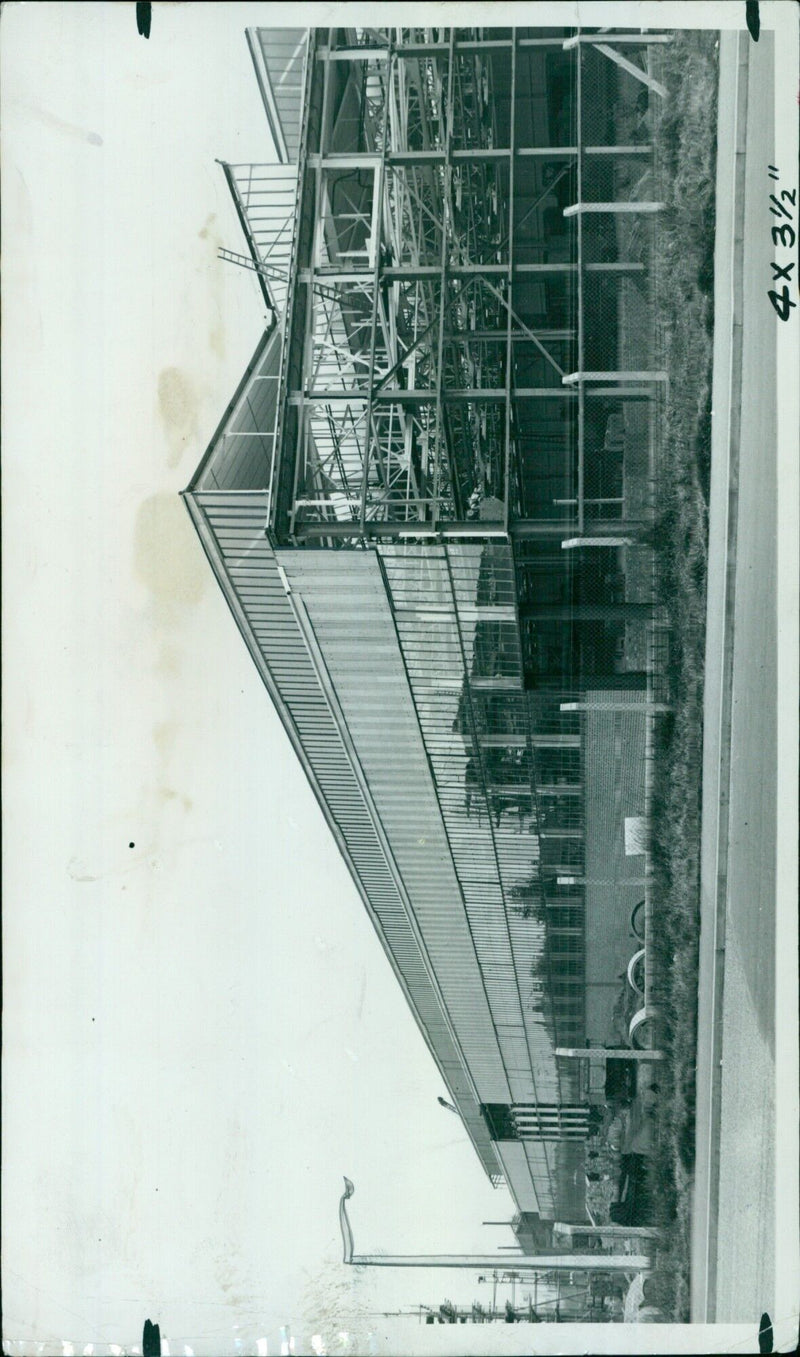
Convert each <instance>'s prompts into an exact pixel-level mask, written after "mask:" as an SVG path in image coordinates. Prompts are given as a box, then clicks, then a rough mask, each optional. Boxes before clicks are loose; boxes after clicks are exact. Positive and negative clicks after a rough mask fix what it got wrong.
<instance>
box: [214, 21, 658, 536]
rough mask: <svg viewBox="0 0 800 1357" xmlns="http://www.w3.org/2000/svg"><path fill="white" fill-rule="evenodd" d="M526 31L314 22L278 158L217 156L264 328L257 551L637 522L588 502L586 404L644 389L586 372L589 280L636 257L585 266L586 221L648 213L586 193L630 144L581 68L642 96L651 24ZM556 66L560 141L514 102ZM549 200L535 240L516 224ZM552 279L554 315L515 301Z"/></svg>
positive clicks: (608, 372)
mask: <svg viewBox="0 0 800 1357" xmlns="http://www.w3.org/2000/svg"><path fill="white" fill-rule="evenodd" d="M498 32H500V33H501V34H503V36H500V37H498V36H497V33H498ZM524 32H525V30H522V31H520V30H477V29H474V30H455V29H451V30H445V29H441V30H440V29H430V30H417V29H381V30H367V29H364V30H354V31H352V32H343V31H342V30H328V31H325V30H317V31H315V32H312V33H311V34H310V36H309V47H308V56H307V64H306V78H305V90H304V108H303V124H302V138H301V146H300V154H299V161H298V165H297V166H296V167H295V166H292V165H285V166H280V167H274V166H272V167H270V166H253V165H246V166H241V165H239V166H226V173H227V175H228V179H229V182H230V184H231V187H232V190H233V192H234V196H235V198H236V202H237V208H238V209H239V212H240V216H241V218H242V221H243V224H244V225H245V227H246V230H247V235H248V239H249V242H250V247H251V254H252V260H253V267H256V268H257V269H259V271H261V272H262V273H264V274H266V275H267V276H268V278H269V284H270V291H271V292H272V293H273V295H274V296H275V298H276V304H277V307H278V310H279V311H280V312H281V313H282V315H283V319H284V325H285V336H284V338H285V346H286V351H287V352H286V361H285V364H284V371H283V374H282V384H281V401H280V407H279V415H278V420H279V428H278V430H276V433H277V438H276V446H278V447H279V448H281V454H280V456H279V457H278V458H276V462H275V471H274V479H273V485H272V494H271V508H270V530H271V532H272V533H273V534H274V537H275V540H276V541H277V542H288V543H292V544H298V545H299V544H302V543H304V542H307V543H309V544H312V543H316V544H320V545H321V544H323V543H325V544H328V545H336V546H342V545H349V544H353V543H364V542H366V541H368V540H375V539H387V538H388V539H392V538H394V539H401V540H402V539H404V538H408V537H409V535H413V536H416V535H419V536H420V537H422V536H427V535H430V534H434V535H443V536H453V537H457V538H458V537H464V536H478V537H493V536H499V535H502V536H505V537H513V538H520V539H523V540H524V539H526V538H536V537H543V538H547V537H552V538H559V537H560V538H561V539H563V540H564V542H565V544H569V545H570V546H571V545H572V544H573V543H576V539H577V541H578V542H579V541H580V539H581V538H582V537H583V535H584V534H585V532H586V530H587V524H589V525H590V527H591V533H592V536H593V538H595V539H602V538H605V537H608V538H614V537H616V538H619V537H620V535H621V534H623V535H624V534H630V533H635V532H636V528H637V525H638V523H639V521H640V520H639V519H637V518H633V519H630V520H627V519H626V518H625V515H624V505H623V501H622V498H621V497H620V496H611V497H608V496H606V497H605V498H603V497H602V496H601V497H599V498H598V497H596V496H592V495H591V494H588V493H587V489H586V482H587V474H586V461H587V406H588V407H589V409H591V408H592V407H593V406H594V408H595V409H597V408H598V407H599V406H600V404H601V403H603V404H607V403H608V402H609V401H613V402H623V401H631V400H633V401H636V400H642V399H644V400H652V398H653V396H654V395H655V393H656V391H657V389H658V385H659V384H660V383H662V382H663V381H664V380H665V374H664V373H663V372H661V371H659V370H658V369H657V368H655V367H654V366H653V365H644V364H643V365H640V366H638V367H635V368H630V367H629V368H623V367H622V365H621V364H620V363H619V362H617V363H616V364H615V366H614V367H613V368H610V369H609V368H607V367H606V368H602V369H597V370H593V368H592V366H591V355H590V353H589V352H588V349H589V345H587V336H588V335H589V331H590V330H591V328H592V317H591V314H587V312H591V307H590V306H589V304H588V300H587V298H588V292H589V291H590V290H591V288H592V287H595V288H597V287H605V288H606V289H607V288H608V286H609V285H611V286H612V287H615V286H618V285H620V284H621V283H622V281H623V280H625V279H634V280H635V279H636V278H637V277H641V276H642V275H644V274H645V273H646V269H647V265H646V263H645V262H644V261H643V260H642V259H641V258H638V257H630V258H624V257H623V258H620V257H614V258H607V257H598V255H597V252H596V251H593V249H592V239H593V235H592V230H591V226H590V223H591V222H592V221H594V220H595V219H597V218H598V217H600V218H602V219H604V220H607V219H609V218H610V219H611V221H612V222H613V221H615V220H618V219H620V218H624V217H625V218H627V217H631V216H633V217H635V218H636V219H639V218H641V217H644V218H647V217H650V216H652V214H653V213H654V212H656V211H657V210H658V208H659V207H660V204H659V203H658V202H655V201H653V200H652V199H651V198H649V197H644V196H642V195H641V193H640V192H639V191H638V190H636V191H634V192H630V193H628V194H627V195H626V193H625V192H616V193H615V194H614V196H613V198H612V199H611V200H609V199H608V196H607V195H606V196H605V197H603V198H602V199H601V200H598V201H593V200H591V199H590V196H589V192H590V190H591V181H592V178H593V176H595V177H596V175H597V174H599V175H600V180H601V182H602V183H608V182H609V174H610V175H611V179H612V180H613V179H614V178H615V174H616V177H617V178H619V174H618V173H617V171H618V170H619V168H620V167H625V166H627V167H630V166H635V167H636V168H637V172H639V171H641V169H642V167H643V166H649V164H650V161H651V158H652V157H651V146H650V145H649V143H648V142H646V141H644V142H643V141H632V140H631V139H630V137H628V139H627V140H626V141H625V142H621V141H620V142H618V143H617V144H607V145H604V144H598V143H597V139H596V137H593V136H592V132H593V131H594V129H595V128H596V126H597V119H596V117H594V116H593V113H594V109H595V105H597V103H598V101H599V98H600V95H599V94H598V93H597V91H596V90H594V91H593V90H592V89H591V88H589V89H587V62H589V61H590V59H591V57H592V54H595V60H596V54H597V53H601V54H602V60H603V62H604V64H608V66H609V68H610V69H613V70H614V71H615V72H616V73H617V76H618V78H619V79H620V80H624V81H626V82H627V83H628V85H629V86H630V87H632V88H633V89H636V88H644V89H647V90H648V91H649V92H650V93H654V94H656V95H657V96H661V95H662V94H663V90H662V87H661V86H660V85H659V83H658V81H657V80H655V78H654V77H653V76H652V75H651V74H650V73H649V72H648V70H647V69H645V68H644V67H641V66H639V65H638V64H636V63H635V62H634V61H632V60H631V59H630V54H635V53H636V51H637V49H638V51H640V52H641V51H642V50H644V51H645V53H646V52H648V51H649V50H651V49H653V48H654V47H657V46H658V45H659V44H662V43H665V42H668V41H669V40H670V35H669V34H655V33H638V34H637V33H615V34H609V33H604V34H603V35H602V38H601V36H600V35H599V34H586V33H578V34H573V35H564V34H562V35H555V36H552V37H526V36H524V35H521V34H524ZM620 49H624V50H625V53H628V54H629V55H623V53H622V51H621V50H620ZM559 55H560V59H561V61H562V63H563V62H568V63H569V65H568V69H569V80H570V84H571V103H572V117H571V122H570V127H569V133H570V135H569V136H568V138H567V140H566V141H565V142H563V144H562V143H561V141H560V140H559V138H558V136H554V135H552V130H550V129H548V128H547V127H546V126H545V125H544V123H546V121H547V119H546V118H545V119H544V120H543V119H542V117H541V116H539V115H538V114H537V112H536V104H537V100H538V102H539V103H540V104H541V102H542V98H543V88H538V87H537V80H538V81H539V82H540V85H541V82H542V77H541V74H537V72H541V70H542V69H543V67H542V66H541V62H542V61H543V60H544V59H545V57H546V58H547V59H548V60H550V61H552V60H554V59H558V58H559ZM534 59H535V60H536V61H537V62H538V63H539V65H538V66H535V65H533V64H532V63H533V62H534ZM601 93H602V92H601ZM537 116H538V118H539V121H538V124H537ZM587 133H588V140H587ZM542 142H544V144H542ZM646 177H647V176H646V173H645V174H644V175H643V176H642V175H640V178H644V179H646ZM622 178H623V180H624V178H625V176H624V174H623V175H622ZM587 181H588V185H587ZM587 187H588V190H589V191H587ZM565 194H566V197H565ZM556 201H558V203H559V204H560V206H559V209H558V210H559V212H560V215H561V219H562V222H563V227H562V242H563V247H562V248H561V249H560V250H559V249H556V250H555V251H554V250H553V249H552V248H551V247H550V246H549V244H548V240H547V237H546V233H545V232H543V231H542V229H541V226H540V225H537V223H540V221H541V213H542V211H543V210H547V209H546V207H543V205H546V204H550V205H551V212H552V204H553V203H554V202H556ZM537 213H539V216H538V217H537ZM531 224H532V225H533V231H532V230H531ZM526 228H527V229H526ZM615 253H616V254H618V253H619V251H618V250H617V251H615ZM555 255H559V257H555ZM228 257H231V256H230V254H229V255H228ZM242 262H246V261H242ZM554 285H555V286H556V287H557V288H559V289H560V291H559V293H558V296H559V298H560V302H557V303H555V304H554V305H551V306H550V311H551V313H552V312H554V311H558V310H560V311H561V314H560V315H557V316H555V315H553V314H551V315H550V316H549V318H547V319H548V320H549V323H542V317H541V314H540V315H539V316H538V317H536V318H535V319H534V311H533V309H532V308H533V307H535V305H536V303H535V302H534V301H532V297H534V296H535V295H537V294H538V295H539V296H540V297H541V295H542V294H543V291H544V289H545V288H547V287H548V286H549V287H552V286H554ZM538 305H539V307H540V309H541V305H542V303H541V301H540V302H539V303H538ZM542 439H544V440H545V441H547V440H550V442H551V444H552V446H553V447H556V445H557V446H558V449H559V453H558V455H559V456H560V458H561V463H562V464H561V468H560V474H558V475H556V473H551V476H550V480H551V481H552V480H553V476H554V475H555V476H556V479H557V480H560V482H561V487H560V488H561V493H560V494H555V495H550V497H549V500H548V502H547V503H546V504H541V503H536V502H533V503H532V502H531V499H532V496H531V493H530V491H529V490H528V491H526V490H525V488H524V482H525V479H526V474H527V475H528V476H529V473H526V470H525V468H526V466H527V465H528V464H529V463H530V462H531V460H532V459H534V458H535V457H536V448H537V444H538V443H541V440H542ZM551 450H552V449H551ZM553 457H555V454H554V455H553ZM552 460H553V458H551V461H552ZM556 488H559V487H558V486H556ZM533 498H534V501H535V496H534V497H533Z"/></svg>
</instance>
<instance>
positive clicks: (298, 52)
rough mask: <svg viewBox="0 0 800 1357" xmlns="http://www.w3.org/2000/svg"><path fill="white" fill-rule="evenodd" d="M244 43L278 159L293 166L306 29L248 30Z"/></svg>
mask: <svg viewBox="0 0 800 1357" xmlns="http://www.w3.org/2000/svg"><path fill="white" fill-rule="evenodd" d="M247 41H248V44H249V46H250V52H251V55H252V57H253V64H254V66H255V68H256V77H257V79H258V86H259V89H260V90H261V97H262V99H263V100H264V108H265V109H266V113H267V118H268V120H269V126H270V131H271V133H272V137H273V140H274V142H275V149H276V151H277V153H278V157H279V159H280V160H281V162H282V163H283V164H289V165H296V164H297V154H298V148H299V146H300V123H301V109H302V102H303V79H304V76H305V65H306V51H307V49H308V29H307V28H248V30H247Z"/></svg>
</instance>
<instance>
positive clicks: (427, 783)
mask: <svg viewBox="0 0 800 1357" xmlns="http://www.w3.org/2000/svg"><path fill="white" fill-rule="evenodd" d="M247 37H248V42H249V45H250V49H251V53H252V57H253V61H254V66H255V73H256V78H257V80H258V82H259V86H260V89H261V93H262V96H263V101H264V107H265V111H266V116H267V119H268V122H269V128H270V131H271V134H272V138H273V141H274V146H275V153H276V163H271V164H260V165H249V164H248V165H228V164H225V165H224V166H223V169H224V173H225V174H226V176H227V179H228V182H229V185H230V189H231V192H232V195H233V199H234V202H235V205H236V209H237V213H238V217H239V221H240V225H241V232H242V237H243V239H242V241H241V242H235V241H234V242H231V244H232V246H235V248H231V249H226V250H223V251H221V254H222V256H223V257H225V258H227V259H229V260H230V261H231V262H232V263H234V264H238V265H241V266H243V267H245V268H249V269H252V270H254V272H255V274H256V275H257V278H258V280H259V283H260V285H261V288H262V291H263V295H264V299H265V302H266V304H267V307H268V310H269V315H270V317H271V320H270V324H269V325H268V327H267V329H266V332H265V334H264V336H263V339H262V341H261V342H260V344H259V345H258V348H257V351H256V353H255V354H254V356H253V359H252V362H251V364H250V366H249V367H248V370H247V372H246V373H245V375H244V377H243V379H242V382H241V384H240V386H239V389H238V390H237V392H236V394H235V396H234V398H233V400H232V402H231V404H230V406H229V408H228V410H227V411H226V413H225V416H224V418H223V420H222V422H221V424H220V426H219V428H218V429H217V431H216V433H215V435H214V437H213V439H212V441H211V444H210V446H209V448H208V451H207V453H206V455H205V457H204V459H203V461H202V462H201V465H200V467H199V468H198V471H197V473H196V475H195V477H194V479H193V481H192V483H191V486H190V487H189V489H188V490H187V491H186V502H187V505H188V508H189V511H190V513H191V515H192V518H193V520H194V522H195V524H196V527H197V530H198V532H199V535H200V537H201V540H202V543H203V546H204V548H205V550H206V553H207V555H208V558H209V561H210V563H211V565H212V567H213V569H214V571H215V573H216V575H217V578H218V580H219V583H220V585H221V587H222V589H223V591H224V593H225V596H226V598H227V600H228V603H229V605H230V608H231V611H232V613H233V616H234V618H235V620H236V622H237V624H238V627H239V630H240V631H241V633H242V636H243V637H244V640H245V642H246V644H247V646H248V647H249V650H250V653H251V655H252V658H253V661H254V663H255V664H256V665H257V667H258V670H259V672H260V674H261V676H262V678H263V681H264V683H265V685H266V687H267V689H268V691H269V693H270V695H271V697H272V699H273V701H274V703H275V706H276V708H277V710H278V712H279V714H280V717H281V719H282V721H283V723H284V725H285V727H286V730H287V733H288V735H289V738H290V740H291V741H292V744H293V746H294V748H295V750H296V753H297V755H298V757H299V758H300V760H301V762H302V764H303V767H304V769H305V771H306V773H307V776H308V778H309V781H310V783H311V786H312V788H313V790H314V792H315V794H316V796H317V798H318V800H319V803H320V805H321V807H322V810H323V812H324V814H325V817H326V819H327V821H328V824H329V825H330V828H331V831H332V833H333V834H334V836H335V838H336V841H337V843H338V845H339V847H340V849H341V852H342V854H343V856H344V858H345V860H346V862H347V864H348V866H349V868H350V871H351V872H352V875H353V879H354V881H355V883H356V886H357V888H358V890H359V892H360V894H361V896H362V899H363V901H364V904H365V906H366V908H367V910H368V912H369V914H370V916H371V918H372V920H373V923H374V925H375V928H376V931H377V934H378V937H379V938H380V940H381V943H382V945H383V947H384V949H385V951H386V953H387V955H388V957H389V959H390V961H391V963H392V966H393V968H394V970H395V973H396V975H397V977H398V980H399V982H400V984H401V985H402V987H403V990H404V992H405V995H406V997H407V999H408V1003H409V1005H410V1007H411V1009H412V1012H413V1013H414V1016H415V1018H416V1019H417V1022H418V1023H419V1026H420V1028H421V1030H422V1032H423V1034H424V1036H425V1039H426V1041H427V1043H428V1046H429V1049H430V1052H431V1055H432V1056H433V1058H434V1060H435V1061H436V1063H437V1065H438V1067H439V1070H440V1071H441V1074H442V1077H443V1079H444V1081H445V1083H446V1085H447V1088H448V1089H449V1097H450V1098H451V1099H452V1100H453V1102H454V1104H455V1105H456V1107H457V1108H458V1111H459V1113H460V1115H461V1118H462V1121H463V1124H464V1126H465V1128H466V1130H467V1132H468V1134H469V1135H470V1137H471V1139H472V1142H473V1144H474V1146H475V1149H476V1151H477V1153H478V1155H479V1157H480V1160H481V1163H482V1164H483V1166H484V1168H485V1170H486V1172H487V1173H488V1174H489V1175H490V1177H491V1179H492V1181H493V1182H495V1183H499V1182H501V1181H504V1182H505V1183H506V1184H507V1185H508V1188H509V1190H510V1192H511V1194H512V1196H513V1198H514V1200H515V1202H516V1205H517V1207H518V1209H519V1211H520V1212H523V1213H538V1214H539V1215H540V1216H541V1217H543V1218H545V1219H550V1220H552V1219H554V1218H560V1219H565V1220H568V1219H581V1218H585V1217H584V1203H583V1192H584V1186H583V1184H584V1177H583V1167H584V1164H583V1156H584V1140H585V1137H586V1133H587V1130H588V1127H589V1124H590V1118H591V1111H590V1109H591V1105H592V1102H593V1101H597V1100H598V1098H602V1096H603V1092H602V1079H600V1082H598V1074H597V1070H598V1066H597V1063H596V1062H592V1061H590V1060H587V1059H582V1058H580V1054H579V1053H580V1052H586V1051H587V1050H590V1049H592V1048H603V1047H608V1046H611V1047H619V1046H621V1045H625V1044H626V1042H630V1043H635V1042H636V1041H637V1040H640V1041H646V1040H648V1039H652V1037H651V1036H650V1037H648V1035H647V1032H648V1026H649V1023H648V1019H649V1018H650V1013H651V1009H650V1008H649V1007H648V999H649V992H648V987H649V983H650V977H649V968H648V964H647V954H646V933H647V926H648V920H649V912H650V906H651V901H650V888H649V868H650V858H649V853H648V847H649V843H648V823H649V821H648V812H649V806H648V783H649V780H648V757H649V741H650V730H651V724H652V719H653V715H652V714H653V712H654V711H656V710H658V709H659V707H660V705H662V704H663V702H664V700H665V694H664V693H663V692H662V691H661V688H660V681H659V679H658V677H657V674H658V672H659V665H658V663H657V659H658V656H659V654H660V653H661V652H662V650H663V645H664V635H663V627H662V622H661V619H660V616H659V613H658V610H657V608H656V607H655V606H654V590H653V562H652V551H651V548H650V546H649V545H648V528H649V525H650V522H651V518H652V493H651V485H652V475H653V467H652V456H653V452H652V450H653V441H654V440H653V431H654V428H655V426H656V423H657V421H658V418H659V405H660V399H661V394H662V389H663V381H664V374H663V373H662V372H660V371H659V368H658V335H657V331H656V326H655V316H654V308H653V304H652V292H653V286H654V283H653V267H654V265H653V260H654V249H653V241H654V233H655V232H656V230H657V226H658V209H659V203H658V201H657V197H658V195H657V189H656V183H657V171H658V167H657V165H656V164H655V161H654V153H653V148H652V116H653V105H654V103H655V102H656V101H658V100H659V99H660V98H661V97H662V95H663V90H662V88H661V86H660V84H659V81H658V55H659V50H660V44H662V43H664V42H667V41H669V35H667V34H658V33H643V32H641V31H637V32H622V33H617V32H615V33H609V32H604V33H602V34H600V33H597V32H591V31H583V30H582V31H580V32H576V31H574V30H568V29H555V28H553V29H528V28H518V29H513V30H512V29H503V28H493V29H399V28H398V29H388V28H386V29H343V28H342V29H317V30H311V31H308V30H300V29H283V30H262V29H258V30H251V31H249V32H248V34H247ZM600 1071H601V1075H602V1064H601V1066H600Z"/></svg>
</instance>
